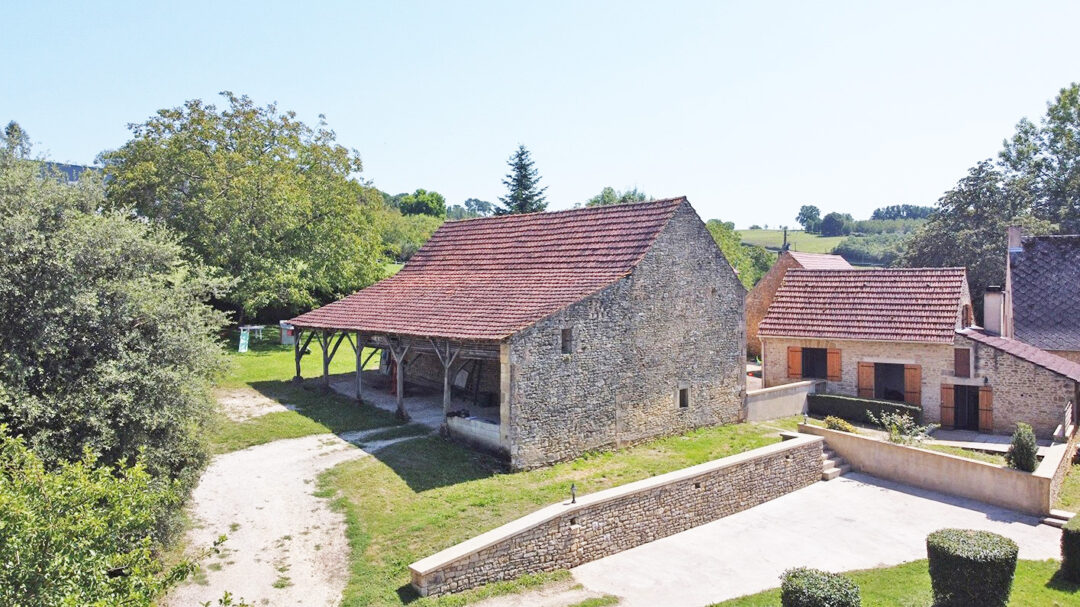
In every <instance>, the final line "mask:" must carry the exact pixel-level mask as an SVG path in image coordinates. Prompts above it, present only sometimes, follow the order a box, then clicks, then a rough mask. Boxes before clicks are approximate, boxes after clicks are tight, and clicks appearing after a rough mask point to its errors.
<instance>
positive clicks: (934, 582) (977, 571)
mask: <svg viewBox="0 0 1080 607" xmlns="http://www.w3.org/2000/svg"><path fill="white" fill-rule="evenodd" d="M926 554H927V556H928V557H929V559H930V585H931V586H932V587H933V590H934V605H935V606H936V607H953V606H955V607H960V606H965V607H966V606H968V605H979V606H980V607H998V606H1003V605H1005V604H1006V603H1008V601H1009V593H1010V592H1011V591H1012V583H1013V576H1014V575H1015V573H1016V555H1017V546H1016V542H1014V541H1012V540H1010V539H1009V538H1007V537H1003V536H1000V535H998V534H996V533H990V532H989V531H975V530H972V529H941V530H939V531H935V532H933V533H931V534H930V535H929V536H927V538H926Z"/></svg>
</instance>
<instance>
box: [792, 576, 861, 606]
mask: <svg viewBox="0 0 1080 607" xmlns="http://www.w3.org/2000/svg"><path fill="white" fill-rule="evenodd" d="M780 579H781V580H782V582H781V584H780V604H781V605H783V607H858V606H859V605H862V599H861V598H860V596H859V587H858V586H857V585H856V584H855V582H853V581H852V580H851V578H849V577H847V576H843V575H839V574H836V573H829V572H827V571H821V570H819V569H809V568H806V567H799V568H797V569H788V570H787V571H785V572H784V575H783V576H781V578H780Z"/></svg>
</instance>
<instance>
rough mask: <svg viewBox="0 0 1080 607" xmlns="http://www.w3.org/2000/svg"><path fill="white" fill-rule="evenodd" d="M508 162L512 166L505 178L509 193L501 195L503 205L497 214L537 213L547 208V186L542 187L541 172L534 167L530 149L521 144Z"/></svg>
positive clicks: (500, 199)
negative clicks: (545, 194) (545, 193)
mask: <svg viewBox="0 0 1080 607" xmlns="http://www.w3.org/2000/svg"><path fill="white" fill-rule="evenodd" d="M506 164H507V165H509V166H510V172H509V173H507V175H506V179H503V185H505V186H506V188H507V194H506V196H499V203H500V204H501V205H502V206H501V207H498V208H496V209H495V214H496V215H512V214H517V213H537V212H540V211H543V210H544V209H546V208H547V202H546V201H545V198H544V192H545V191H546V190H547V188H546V187H543V188H542V187H540V173H539V171H537V170H536V168H535V167H533V160H532V156H531V155H530V154H529V150H527V149H526V148H525V146H523V145H519V146H518V149H517V151H515V152H514V153H513V154H511V155H510V159H509V160H507V161H506Z"/></svg>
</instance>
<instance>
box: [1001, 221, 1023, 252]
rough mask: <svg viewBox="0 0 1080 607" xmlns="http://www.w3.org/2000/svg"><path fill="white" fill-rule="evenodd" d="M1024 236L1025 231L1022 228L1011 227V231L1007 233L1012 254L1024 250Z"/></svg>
mask: <svg viewBox="0 0 1080 607" xmlns="http://www.w3.org/2000/svg"><path fill="white" fill-rule="evenodd" d="M1023 236H1024V230H1023V229H1022V228H1021V227H1020V226H1009V229H1008V230H1006V231H1005V237H1006V238H1007V239H1008V246H1009V252H1010V253H1019V252H1020V251H1023V250H1024V245H1023V243H1022V242H1021V240H1020V239H1021V238H1023Z"/></svg>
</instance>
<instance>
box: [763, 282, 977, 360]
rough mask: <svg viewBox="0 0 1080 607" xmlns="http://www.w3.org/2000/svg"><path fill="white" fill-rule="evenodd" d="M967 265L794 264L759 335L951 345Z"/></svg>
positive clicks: (766, 316)
mask: <svg viewBox="0 0 1080 607" xmlns="http://www.w3.org/2000/svg"><path fill="white" fill-rule="evenodd" d="M966 280H967V278H966V274H965V272H964V268H895V269H886V270H806V269H800V268H792V269H790V270H788V271H787V274H785V275H784V283H783V284H782V285H780V288H779V289H777V290H776V296H775V297H774V298H773V302H772V305H770V306H769V311H768V312H767V313H766V314H765V318H764V319H762V321H761V324H760V325H759V328H758V334H759V335H761V336H784V337H809V338H833V339H859V340H876V341H881V340H884V341H914V342H929V343H952V342H953V331H955V330H956V320H957V313H958V311H959V309H960V299H961V296H962V293H963V292H964V283H965V281H966Z"/></svg>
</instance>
